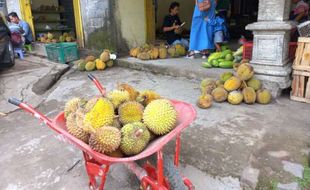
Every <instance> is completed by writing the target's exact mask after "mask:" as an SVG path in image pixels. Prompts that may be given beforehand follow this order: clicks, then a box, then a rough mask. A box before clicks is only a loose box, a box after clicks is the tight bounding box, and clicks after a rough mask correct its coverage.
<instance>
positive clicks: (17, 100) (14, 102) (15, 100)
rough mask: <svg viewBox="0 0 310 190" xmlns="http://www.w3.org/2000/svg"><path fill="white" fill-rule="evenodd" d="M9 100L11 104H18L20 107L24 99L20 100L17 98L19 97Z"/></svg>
mask: <svg viewBox="0 0 310 190" xmlns="http://www.w3.org/2000/svg"><path fill="white" fill-rule="evenodd" d="M8 102H9V103H10V104H13V105H15V106H18V107H19V105H20V104H21V103H22V101H20V100H19V99H17V98H9V100H8Z"/></svg>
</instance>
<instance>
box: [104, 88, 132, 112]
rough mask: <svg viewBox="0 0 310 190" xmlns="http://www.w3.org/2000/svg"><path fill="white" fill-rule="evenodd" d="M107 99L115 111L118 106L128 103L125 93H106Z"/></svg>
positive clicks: (127, 95) (115, 91)
mask: <svg viewBox="0 0 310 190" xmlns="http://www.w3.org/2000/svg"><path fill="white" fill-rule="evenodd" d="M107 98H108V99H109V100H110V101H111V102H112V104H113V105H114V108H115V109H117V108H118V106H119V105H121V104H122V103H124V102H126V101H129V99H130V96H129V93H128V92H127V91H120V90H113V91H111V92H110V93H108V96H107Z"/></svg>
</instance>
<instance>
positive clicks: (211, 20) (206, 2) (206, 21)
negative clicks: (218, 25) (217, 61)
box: [188, 0, 216, 58]
mask: <svg viewBox="0 0 310 190" xmlns="http://www.w3.org/2000/svg"><path fill="white" fill-rule="evenodd" d="M195 1H196V5H195V10H194V14H193V19H192V27H191V34H190V46H189V54H188V57H189V58H194V56H195V51H200V53H201V54H202V58H207V56H208V55H209V50H212V49H214V42H213V28H214V25H215V8H216V4H215V1H214V0H195Z"/></svg>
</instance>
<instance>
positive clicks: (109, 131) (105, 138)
mask: <svg viewBox="0 0 310 190" xmlns="http://www.w3.org/2000/svg"><path fill="white" fill-rule="evenodd" d="M120 143H121V132H120V130H119V129H117V128H115V127H110V126H105V127H102V128H100V129H97V130H96V131H95V132H94V133H92V134H91V135H90V138H89V145H90V147H91V148H92V149H94V150H95V151H97V152H101V153H109V152H113V151H115V150H116V149H118V147H119V146H120Z"/></svg>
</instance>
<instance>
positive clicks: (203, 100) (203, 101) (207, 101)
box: [197, 94, 213, 109]
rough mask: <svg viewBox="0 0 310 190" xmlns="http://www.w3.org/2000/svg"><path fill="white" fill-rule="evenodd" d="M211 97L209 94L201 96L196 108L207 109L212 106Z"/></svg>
mask: <svg viewBox="0 0 310 190" xmlns="http://www.w3.org/2000/svg"><path fill="white" fill-rule="evenodd" d="M212 100H213V98H212V96H211V95H210V94H203V95H201V96H200V97H199V99H198V101H197V106H198V107H199V108H202V109H207V108H210V107H211V106H212Z"/></svg>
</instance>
